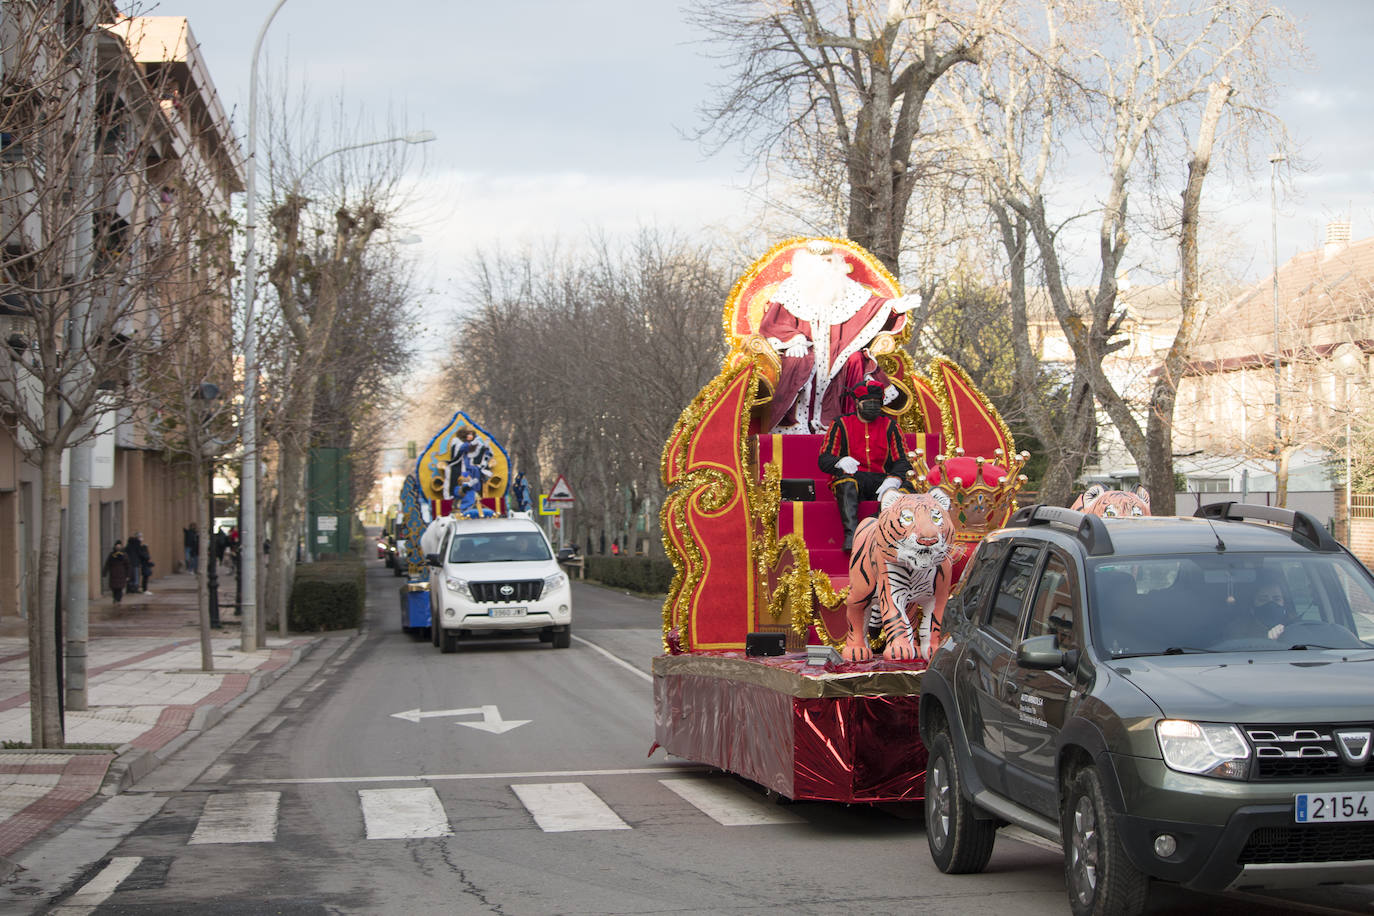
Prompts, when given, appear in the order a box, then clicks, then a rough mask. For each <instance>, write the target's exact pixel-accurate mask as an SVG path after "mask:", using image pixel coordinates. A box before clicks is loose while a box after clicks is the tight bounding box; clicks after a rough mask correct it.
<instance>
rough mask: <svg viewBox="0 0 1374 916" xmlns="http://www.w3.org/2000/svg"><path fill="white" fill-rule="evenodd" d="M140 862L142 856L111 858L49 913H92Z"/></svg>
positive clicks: (78, 915)
mask: <svg viewBox="0 0 1374 916" xmlns="http://www.w3.org/2000/svg"><path fill="white" fill-rule="evenodd" d="M142 861H143V857H142V856H115V857H113V858H112V859H110V864H109V865H106V866H105V867H104V868H102V869H101V870H100V871H99V872H98V873H97V874H96V876H95V877H94V878H92V879H91V880H89V881H87V882H86V883H85V884H83V885H82V886H81V889H80V890H79V891H77V892H76V893H75V894H72V895H71V896H70V897H68V898H67V899H66V900H64V901H62V903H61V905H59V906H56V907H54V908H53V909H52V911H51V912H53V913H58V914H61V916H85V914H87V913H94V912H95V910H96V908H97V907H98V906H100V904H102V903H104V902H105V901H106V900H108V899H109V898H110V895H111V894H113V893H114V892H115V890H116V889H118V887H119V885H120V883H121V882H122V881H123V880H124V879H125V878H127V877H129V876H130V875H131V874H133V873H134V869H135V868H138V863H140V862H142Z"/></svg>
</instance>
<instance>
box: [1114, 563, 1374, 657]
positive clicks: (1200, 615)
mask: <svg viewBox="0 0 1374 916" xmlns="http://www.w3.org/2000/svg"><path fill="white" fill-rule="evenodd" d="M1091 578H1092V607H1091V609H1090V616H1091V620H1092V623H1093V642H1094V643H1095V644H1096V646H1097V648H1098V651H1099V652H1102V653H1103V654H1104V655H1109V656H1112V657H1115V658H1122V657H1126V656H1132V655H1161V654H1168V653H1190V652H1233V651H1234V652H1254V651H1269V650H1272V651H1289V650H1292V649H1304V648H1311V649H1316V648H1330V649H1358V648H1370V647H1374V584H1371V581H1370V577H1369V574H1368V573H1367V572H1365V570H1364V569H1363V568H1362V567H1360V566H1358V564H1356V563H1355V562H1354V561H1352V560H1351V559H1350V558H1349V557H1348V556H1346V555H1344V554H1331V553H1321V554H1311V553H1309V554H1301V555H1297V554H1282V555H1263V554H1253V553H1247V554H1225V553H1219V554H1216V555H1207V556H1199V555H1197V554H1190V555H1188V556H1176V557H1170V556H1166V557H1140V558H1132V559H1130V560H1125V559H1122V558H1112V559H1110V560H1104V561H1102V562H1099V563H1098V564H1096V566H1095V567H1093V570H1092V577H1091Z"/></svg>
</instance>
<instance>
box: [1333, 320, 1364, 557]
mask: <svg viewBox="0 0 1374 916" xmlns="http://www.w3.org/2000/svg"><path fill="white" fill-rule="evenodd" d="M1333 356H1334V359H1333V360H1332V362H1333V364H1334V365H1335V367H1336V371H1337V372H1339V373H1340V374H1341V378H1342V380H1343V382H1344V384H1343V388H1344V394H1345V397H1344V399H1343V400H1344V401H1345V546H1347V547H1349V546H1350V542H1351V534H1352V532H1353V528H1354V525H1353V524H1352V519H1351V510H1352V509H1353V507H1354V500H1352V499H1351V497H1350V491H1351V489H1352V487H1351V470H1352V468H1351V465H1352V462H1351V447H1350V433H1351V429H1350V415H1351V414H1353V413H1354V412H1355V408H1354V403H1353V399H1352V398H1351V396H1350V395H1351V382H1352V381H1354V380H1355V379H1356V378H1357V377H1358V375H1359V374H1360V373H1361V372H1362V371H1363V370H1364V367H1365V355H1364V351H1363V350H1361V349H1360V348H1359V346H1358V345H1357V344H1353V343H1351V342H1350V341H1346V342H1345V343H1342V344H1341V345H1340V346H1338V347H1337V348H1336V350H1335V353H1334V354H1333Z"/></svg>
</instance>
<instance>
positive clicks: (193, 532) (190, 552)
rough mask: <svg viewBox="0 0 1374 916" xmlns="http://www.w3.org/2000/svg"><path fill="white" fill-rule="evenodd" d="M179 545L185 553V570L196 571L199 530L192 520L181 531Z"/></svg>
mask: <svg viewBox="0 0 1374 916" xmlns="http://www.w3.org/2000/svg"><path fill="white" fill-rule="evenodd" d="M181 547H182V550H183V552H184V553H185V557H184V558H183V559H185V560H186V571H187V572H195V571H196V561H197V560H198V559H200V532H199V531H198V530H197V529H196V523H195V522H192V523H191V524H189V525H187V526H186V527H185V528H183V529H182V531H181Z"/></svg>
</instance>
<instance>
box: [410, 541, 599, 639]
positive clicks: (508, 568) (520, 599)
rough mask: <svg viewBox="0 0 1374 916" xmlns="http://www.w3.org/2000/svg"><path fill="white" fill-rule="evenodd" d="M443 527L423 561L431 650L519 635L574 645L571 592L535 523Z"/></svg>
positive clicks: (564, 575) (565, 575)
mask: <svg viewBox="0 0 1374 916" xmlns="http://www.w3.org/2000/svg"><path fill="white" fill-rule="evenodd" d="M445 522H446V523H447V524H446V528H447V530H445V531H444V532H443V540H442V542H441V544H440V546H439V549H438V551H437V552H436V553H431V554H429V555H428V558H427V559H428V561H429V565H430V572H429V606H430V615H431V626H430V633H431V634H432V640H433V642H434V644H435V645H436V646H439V647H440V648H441V649H442V650H443V651H445V652H456V651H457V650H458V640H459V639H462V638H466V637H469V636H478V635H482V634H487V635H513V634H522V633H523V634H528V635H532V636H538V637H539V639H540V640H541V641H542V642H552V643H553V646H554V648H555V649H566V648H568V646H570V645H571V644H572V588H571V586H570V585H569V584H568V576H567V574H566V573H564V572H563V571H562V570H561V569H559V567H558V562H557V561H556V560H554V556H553V549H552V548H551V547H550V546H549V541H548V538H546V537H544V532H543V531H541V530H540V529H539V526H538V525H536V524H535V523H534V522H532V521H530V520H529V519H524V518H484V519H452V520H445ZM436 533H437V532H436Z"/></svg>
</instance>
